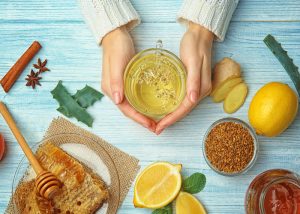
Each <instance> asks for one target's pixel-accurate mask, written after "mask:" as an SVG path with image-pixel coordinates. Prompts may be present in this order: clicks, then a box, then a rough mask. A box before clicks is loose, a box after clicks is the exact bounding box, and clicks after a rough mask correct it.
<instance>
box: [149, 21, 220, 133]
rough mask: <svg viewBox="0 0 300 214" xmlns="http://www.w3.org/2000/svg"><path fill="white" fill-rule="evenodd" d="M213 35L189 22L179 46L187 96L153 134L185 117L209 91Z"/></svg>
mask: <svg viewBox="0 0 300 214" xmlns="http://www.w3.org/2000/svg"><path fill="white" fill-rule="evenodd" d="M213 39H214V34H213V33H212V32H210V31H209V30H207V29H206V28H204V27H202V26H200V25H198V24H195V23H192V22H190V24H189V27H188V30H187V32H186V33H185V34H184V36H183V38H182V40H181V44H180V58H181V60H182V62H183V64H184V65H185V67H186V69H187V84H186V85H187V94H186V97H185V98H184V100H183V102H182V103H181V105H180V106H179V107H178V109H176V110H175V111H174V112H172V113H170V114H169V115H167V116H166V117H164V118H163V119H162V120H161V121H160V122H159V123H158V124H157V126H156V130H155V133H156V134H160V133H161V132H162V131H163V130H164V129H165V128H167V127H168V126H170V125H172V124H174V123H175V122H176V121H178V120H180V119H182V118H183V117H184V116H186V115H187V114H188V113H189V112H190V111H191V110H192V109H193V108H194V107H195V106H196V105H197V104H198V103H199V101H200V100H201V99H203V98H204V97H206V96H207V95H209V93H210V91H211V49H212V44H213Z"/></svg>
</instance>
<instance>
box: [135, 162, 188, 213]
mask: <svg viewBox="0 0 300 214" xmlns="http://www.w3.org/2000/svg"><path fill="white" fill-rule="evenodd" d="M181 168H182V165H181V164H175V165H174V164H171V163H168V162H157V163H153V164H151V165H150V166H148V167H146V168H145V169H144V170H143V171H142V172H141V173H140V175H139V176H138V178H137V180H136V183H135V186H134V198H133V204H134V206H135V207H141V208H151V209H157V208H161V207H163V206H166V205H168V204H169V203H171V202H172V201H173V200H174V199H175V198H176V196H177V195H178V193H179V191H180V188H181V183H182V179H181V175H180V171H181Z"/></svg>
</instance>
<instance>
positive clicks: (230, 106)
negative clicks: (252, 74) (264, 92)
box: [223, 82, 248, 114]
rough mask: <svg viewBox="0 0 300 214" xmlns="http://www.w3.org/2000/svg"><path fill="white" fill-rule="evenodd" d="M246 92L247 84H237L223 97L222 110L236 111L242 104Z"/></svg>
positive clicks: (229, 112) (227, 111)
mask: <svg viewBox="0 0 300 214" xmlns="http://www.w3.org/2000/svg"><path fill="white" fill-rule="evenodd" d="M247 94H248V87H247V85H246V84H245V83H244V82H241V83H239V84H237V85H236V86H235V87H234V88H233V89H232V90H231V91H230V92H229V93H228V95H227V96H226V98H225V101H224V105H223V108H224V111H225V112H226V113H228V114H232V113H234V112H236V111H237V110H238V109H239V108H240V107H241V106H242V105H243V104H244V102H245V99H246V96H247Z"/></svg>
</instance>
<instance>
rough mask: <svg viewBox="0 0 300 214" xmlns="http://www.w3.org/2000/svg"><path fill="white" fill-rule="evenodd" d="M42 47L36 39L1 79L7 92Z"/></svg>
mask: <svg viewBox="0 0 300 214" xmlns="http://www.w3.org/2000/svg"><path fill="white" fill-rule="evenodd" d="M41 48H42V46H41V44H40V43H39V42H38V41H34V42H33V43H32V44H31V45H30V47H29V48H28V49H27V50H26V51H25V53H23V55H22V56H21V57H20V58H19V59H18V61H17V62H16V63H15V64H14V65H13V66H12V67H11V68H10V70H9V71H8V72H7V73H6V75H5V76H4V77H3V78H2V79H1V81H0V83H1V86H2V87H3V89H4V91H5V92H6V93H7V92H9V90H10V89H11V87H12V86H13V85H14V83H15V82H16V80H17V79H18V78H19V76H20V75H21V73H22V72H23V70H24V69H25V68H26V66H27V65H28V63H29V62H30V61H31V60H32V58H33V57H34V56H35V55H36V54H37V52H39V50H40V49H41Z"/></svg>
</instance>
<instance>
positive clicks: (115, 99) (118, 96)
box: [113, 92, 121, 104]
mask: <svg viewBox="0 0 300 214" xmlns="http://www.w3.org/2000/svg"><path fill="white" fill-rule="evenodd" d="M113 97H114V102H115V104H119V103H120V102H121V96H120V94H119V93H118V92H114V96H113Z"/></svg>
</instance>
